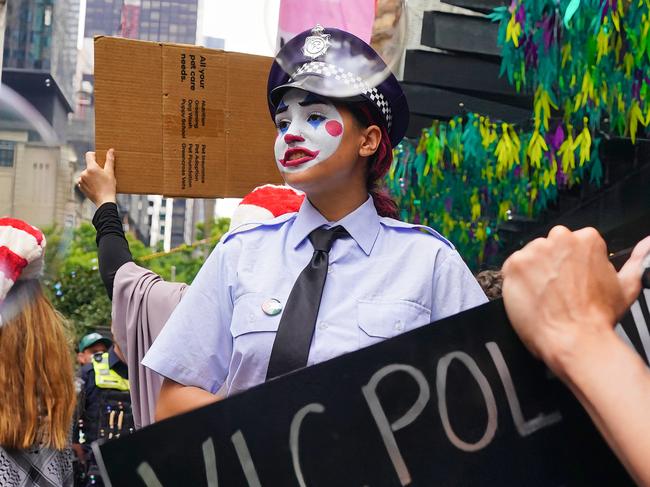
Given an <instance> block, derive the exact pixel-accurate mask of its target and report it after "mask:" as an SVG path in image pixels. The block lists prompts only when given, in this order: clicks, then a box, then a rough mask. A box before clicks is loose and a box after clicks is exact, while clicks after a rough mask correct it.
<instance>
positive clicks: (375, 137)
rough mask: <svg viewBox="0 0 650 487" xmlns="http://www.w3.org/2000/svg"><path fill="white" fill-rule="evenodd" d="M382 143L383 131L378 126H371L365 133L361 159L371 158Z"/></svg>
mask: <svg viewBox="0 0 650 487" xmlns="http://www.w3.org/2000/svg"><path fill="white" fill-rule="evenodd" d="M380 143H381V129H380V128H379V127H378V126H377V125H371V126H369V127H367V128H366V129H365V130H364V131H363V141H362V142H361V147H359V155H360V156H361V157H370V156H372V155H373V154H374V153H375V152H377V148H378V147H379V144H380Z"/></svg>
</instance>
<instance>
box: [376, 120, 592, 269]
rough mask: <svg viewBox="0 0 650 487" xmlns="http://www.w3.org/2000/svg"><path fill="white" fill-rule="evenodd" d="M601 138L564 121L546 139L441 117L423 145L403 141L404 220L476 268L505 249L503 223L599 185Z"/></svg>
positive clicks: (400, 184)
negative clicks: (571, 191)
mask: <svg viewBox="0 0 650 487" xmlns="http://www.w3.org/2000/svg"><path fill="white" fill-rule="evenodd" d="M598 143H599V142H598V141H595V143H593V142H592V141H591V139H590V138H588V137H587V136H586V135H585V134H584V133H583V132H581V133H580V134H579V135H578V136H577V137H575V138H574V137H573V135H572V134H571V131H570V130H569V132H568V133H566V134H565V131H564V129H563V127H562V125H558V126H557V129H556V130H555V131H553V132H550V133H549V134H547V136H546V137H542V136H540V135H539V132H538V131H537V130H529V131H522V130H519V129H516V128H515V127H514V126H513V125H511V124H507V123H495V122H493V121H491V120H490V119H489V118H488V117H484V116H481V115H478V114H473V113H470V114H468V115H466V116H465V117H457V118H454V119H452V120H450V121H449V122H439V121H435V122H434V123H433V125H432V126H431V128H429V129H427V130H425V131H424V133H423V135H422V137H421V138H420V140H419V142H418V145H417V146H415V145H414V144H412V143H411V142H409V141H407V140H405V141H404V142H402V144H400V145H399V146H398V147H397V149H396V151H395V156H396V158H395V159H396V163H394V164H393V166H392V167H391V171H390V173H389V175H388V187H389V190H390V192H391V193H392V194H393V195H394V196H395V197H396V199H397V203H398V206H399V208H400V209H401V215H400V216H401V218H402V219H404V220H407V221H412V222H415V223H421V224H424V225H428V226H431V227H433V228H436V229H437V230H439V231H440V232H441V233H442V234H443V235H445V236H446V237H448V238H449V239H450V240H451V241H452V242H453V243H454V244H455V245H456V247H457V248H458V250H459V252H460V253H461V255H462V256H463V258H464V259H465V260H466V262H467V263H468V264H469V265H470V267H472V268H475V269H476V268H478V267H479V266H480V265H481V264H482V263H483V262H485V260H486V259H487V258H488V257H490V255H494V254H496V253H497V251H498V243H499V242H498V233H497V230H498V227H499V225H500V224H501V223H503V222H505V221H508V220H510V219H511V218H512V217H513V215H520V216H525V217H529V218H534V217H536V216H537V215H538V214H539V213H540V212H541V211H543V210H544V209H546V208H547V206H548V203H549V202H550V201H554V200H555V199H556V198H557V195H558V190H559V189H562V188H565V187H568V186H570V185H572V184H576V183H579V182H581V181H584V180H589V181H592V182H594V183H595V184H599V181H600V179H601V178H602V166H601V163H600V159H599V155H598ZM585 154H586V156H585Z"/></svg>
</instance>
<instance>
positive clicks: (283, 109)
mask: <svg viewBox="0 0 650 487" xmlns="http://www.w3.org/2000/svg"><path fill="white" fill-rule="evenodd" d="M288 109H289V106H288V105H286V104H285V103H284V102H283V101H281V102H280V104H279V105H278V108H277V110H276V111H275V114H276V115H278V114H280V113H284V112H286V111H287V110H288Z"/></svg>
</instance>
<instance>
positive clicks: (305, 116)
mask: <svg viewBox="0 0 650 487" xmlns="http://www.w3.org/2000/svg"><path fill="white" fill-rule="evenodd" d="M275 125H276V126H277V128H278V138H277V139H276V140H275V160H276V162H277V165H278V168H279V169H280V172H285V173H296V172H301V171H306V170H307V169H309V168H310V167H314V166H315V165H316V164H318V163H320V162H322V161H324V160H326V159H328V158H329V157H330V156H331V155H332V154H334V152H336V149H338V147H339V145H340V143H341V139H342V136H343V119H342V118H341V114H340V113H339V111H338V110H337V109H336V107H335V106H334V105H333V104H332V103H331V102H330V101H328V100H326V99H325V98H321V97H319V96H316V95H313V94H311V93H308V92H306V91H302V90H298V89H295V88H294V89H291V90H289V91H287V93H286V94H285V95H284V97H283V98H282V101H281V102H280V103H279V104H278V109H277V111H276V114H275Z"/></svg>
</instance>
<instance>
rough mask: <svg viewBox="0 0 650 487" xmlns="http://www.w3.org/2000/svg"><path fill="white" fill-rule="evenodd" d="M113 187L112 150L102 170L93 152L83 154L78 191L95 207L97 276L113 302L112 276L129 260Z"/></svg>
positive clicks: (127, 246)
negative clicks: (83, 163)
mask: <svg viewBox="0 0 650 487" xmlns="http://www.w3.org/2000/svg"><path fill="white" fill-rule="evenodd" d="M116 186H117V183H116V180H115V153H114V151H113V149H109V150H108V152H107V153H106V163H105V164H104V167H103V168H102V167H101V166H100V165H99V164H97V161H96V159H95V153H94V152H87V153H86V169H85V170H84V171H83V172H82V173H81V175H80V177H79V188H80V189H81V191H83V193H84V194H85V195H86V196H87V197H88V199H90V200H91V201H92V202H93V203H94V204H95V206H97V211H96V212H95V216H94V217H93V225H94V226H95V229H96V230H97V257H98V262H99V274H100V275H101V278H102V281H103V282H104V286H105V287H106V292H107V293H108V297H109V298H110V299H113V281H114V279H115V273H116V272H117V270H118V269H119V268H120V267H122V266H123V265H124V264H126V263H127V262H131V261H133V257H132V256H131V251H130V250H129V244H128V242H127V240H126V237H125V235H124V230H123V228H122V222H121V221H120V217H119V214H118V212H117V203H116Z"/></svg>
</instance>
